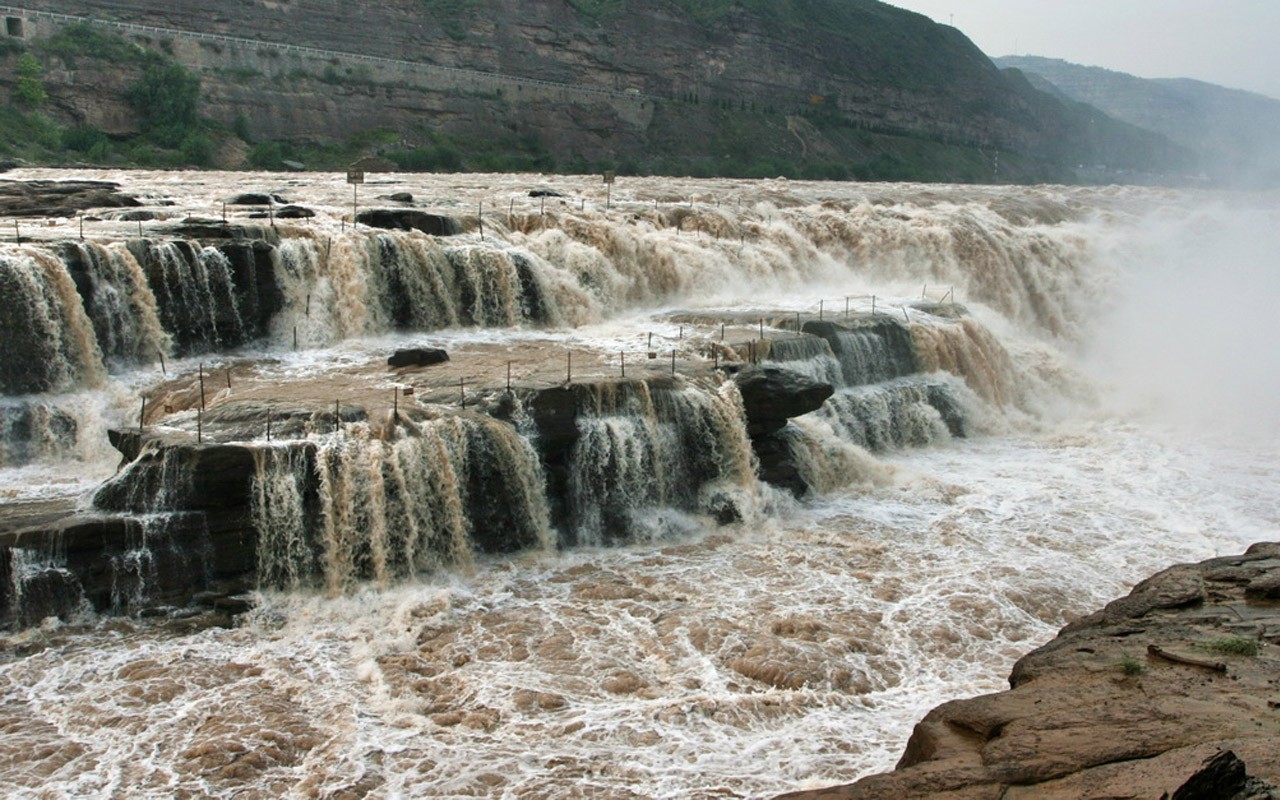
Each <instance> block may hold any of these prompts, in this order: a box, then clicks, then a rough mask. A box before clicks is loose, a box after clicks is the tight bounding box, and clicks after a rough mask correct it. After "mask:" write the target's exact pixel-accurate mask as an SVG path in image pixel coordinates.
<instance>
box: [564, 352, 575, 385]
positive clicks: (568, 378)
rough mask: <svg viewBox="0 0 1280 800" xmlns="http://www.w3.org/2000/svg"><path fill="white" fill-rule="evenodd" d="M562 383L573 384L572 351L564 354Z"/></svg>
mask: <svg viewBox="0 0 1280 800" xmlns="http://www.w3.org/2000/svg"><path fill="white" fill-rule="evenodd" d="M564 382H565V383H573V351H572V350H568V351H566V352H565V372H564Z"/></svg>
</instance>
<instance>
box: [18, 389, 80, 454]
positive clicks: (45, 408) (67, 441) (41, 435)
mask: <svg viewBox="0 0 1280 800" xmlns="http://www.w3.org/2000/svg"><path fill="white" fill-rule="evenodd" d="M79 429H80V425H79V423H78V422H77V420H76V418H75V417H74V416H73V415H71V414H69V413H67V412H66V411H64V410H63V409H60V408H58V407H56V406H54V405H52V404H50V403H47V402H32V401H29V400H11V399H8V398H0V467H17V466H22V465H24V464H27V463H30V462H32V461H35V460H37V459H41V458H62V457H66V456H67V455H69V454H71V453H73V452H74V451H75V449H76V441H77V434H78V433H79Z"/></svg>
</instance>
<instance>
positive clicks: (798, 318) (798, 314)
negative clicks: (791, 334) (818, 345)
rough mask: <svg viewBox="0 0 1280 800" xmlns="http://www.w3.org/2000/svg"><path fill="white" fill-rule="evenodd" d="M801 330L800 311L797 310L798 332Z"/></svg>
mask: <svg viewBox="0 0 1280 800" xmlns="http://www.w3.org/2000/svg"><path fill="white" fill-rule="evenodd" d="M799 332H800V312H799V311H797V312H796V333H799Z"/></svg>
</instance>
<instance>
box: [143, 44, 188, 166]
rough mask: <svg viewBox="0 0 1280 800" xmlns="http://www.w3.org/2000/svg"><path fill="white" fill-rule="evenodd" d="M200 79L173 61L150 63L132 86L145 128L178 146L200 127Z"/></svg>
mask: <svg viewBox="0 0 1280 800" xmlns="http://www.w3.org/2000/svg"><path fill="white" fill-rule="evenodd" d="M199 101H200V79H199V78H197V77H196V76H195V75H193V74H191V73H190V72H188V71H187V70H185V69H183V68H182V67H181V66H180V65H178V64H176V63H173V62H171V61H170V62H161V63H151V64H148V65H147V66H146V68H145V69H143V71H142V78H141V79H140V80H139V81H138V82H137V83H135V84H134V85H133V87H132V88H131V89H130V90H129V103H130V105H132V106H133V108H134V110H135V111H136V112H137V113H138V117H139V120H140V123H141V127H142V132H143V133H144V134H146V135H147V136H149V137H151V138H152V139H153V140H154V141H155V142H156V143H157V144H159V145H161V146H164V147H178V146H180V145H181V144H182V143H183V140H184V139H186V138H187V137H188V136H189V135H190V134H191V133H192V132H193V131H195V130H196V129H197V128H198V124H199V119H198V117H197V115H196V107H197V105H198V103H199Z"/></svg>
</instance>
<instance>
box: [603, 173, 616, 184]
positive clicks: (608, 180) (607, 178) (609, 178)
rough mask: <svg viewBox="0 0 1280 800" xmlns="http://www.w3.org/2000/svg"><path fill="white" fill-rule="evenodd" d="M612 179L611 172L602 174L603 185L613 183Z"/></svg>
mask: <svg viewBox="0 0 1280 800" xmlns="http://www.w3.org/2000/svg"><path fill="white" fill-rule="evenodd" d="M613 178H614V175H613V170H609V171H608V172H606V173H605V174H604V182H605V183H613Z"/></svg>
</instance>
